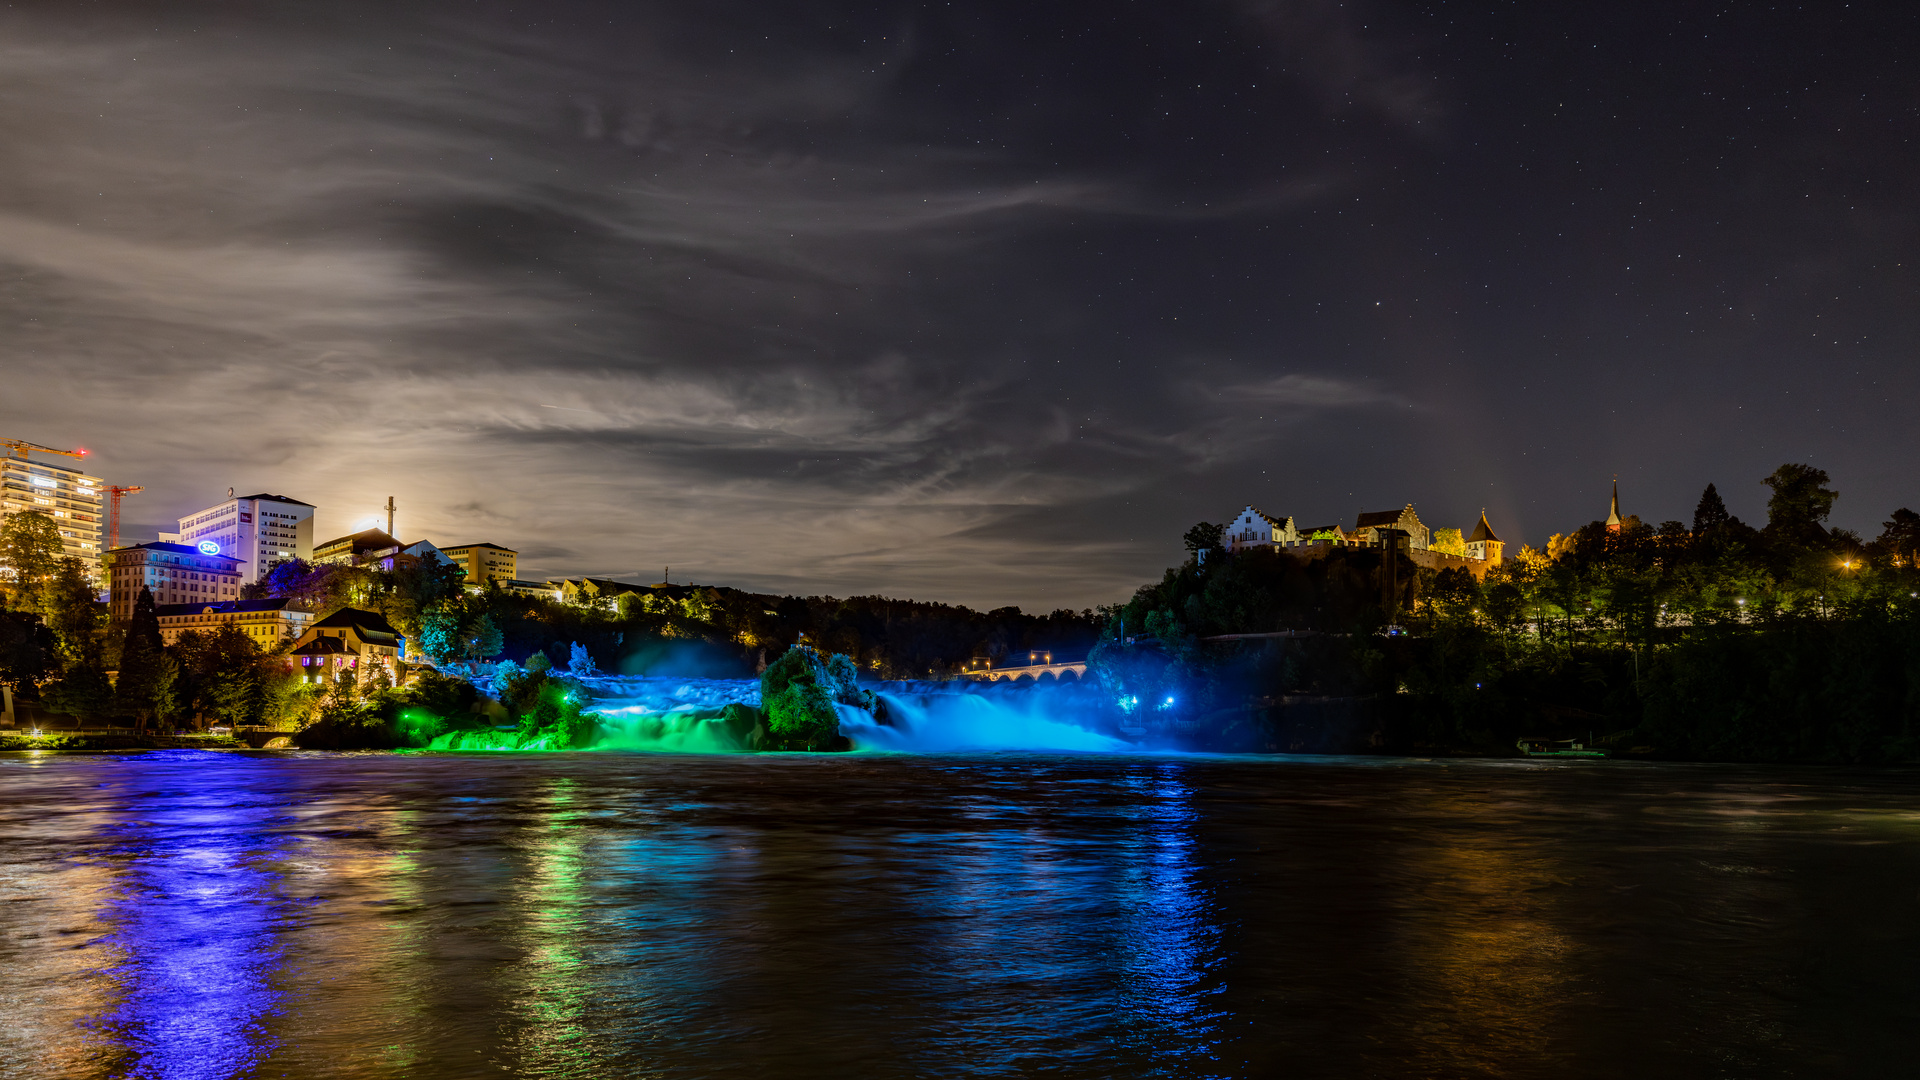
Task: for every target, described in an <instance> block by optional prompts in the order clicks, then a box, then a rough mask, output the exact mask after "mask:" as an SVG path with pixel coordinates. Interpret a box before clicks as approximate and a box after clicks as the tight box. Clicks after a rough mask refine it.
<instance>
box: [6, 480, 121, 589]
mask: <svg viewBox="0 0 1920 1080" xmlns="http://www.w3.org/2000/svg"><path fill="white" fill-rule="evenodd" d="M106 497H107V482H106V481H105V480H102V479H100V478H99V477H97V476H89V475H87V474H86V473H84V472H82V471H80V470H79V469H71V468H66V467H64V466H60V465H50V464H48V463H47V462H46V461H45V460H42V459H38V458H34V459H28V458H18V457H5V458H0V520H4V519H6V518H7V517H10V516H12V515H14V514H17V513H20V512H21V511H23V510H38V511H40V512H41V513H43V514H45V515H47V516H48V517H50V518H52V519H53V523H54V525H55V527H57V528H58V529H59V530H60V544H61V548H62V549H63V552H64V553H65V554H66V555H68V556H71V557H72V558H75V559H79V560H80V561H81V562H82V563H83V564H85V566H86V568H87V572H88V573H89V574H92V575H95V576H96V579H97V577H98V575H99V573H100V570H101V566H100V554H101V552H100V549H101V548H103V547H105V546H106V544H105V534H106V519H107V512H106Z"/></svg>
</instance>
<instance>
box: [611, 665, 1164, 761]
mask: <svg viewBox="0 0 1920 1080" xmlns="http://www.w3.org/2000/svg"><path fill="white" fill-rule="evenodd" d="M585 681H586V682H587V684H588V685H589V686H591V687H592V689H593V691H594V695H595V698H596V700H595V701H594V703H593V705H592V709H593V711H594V712H596V713H598V714H600V716H602V717H604V718H605V720H606V724H605V728H606V733H607V734H606V739H605V741H604V742H603V745H605V746H609V747H614V748H625V749H635V750H668V751H681V752H686V753H727V752H733V751H738V750H740V749H742V748H741V747H740V746H738V745H737V744H735V742H734V741H733V739H732V738H731V737H730V736H728V734H727V733H726V731H725V730H724V728H723V727H722V725H721V724H720V723H719V721H717V720H712V719H707V718H703V717H701V716H700V715H698V714H700V713H711V712H713V711H715V710H718V709H719V708H721V707H722V706H724V705H727V704H729V703H733V702H738V703H740V704H743V705H753V706H756V707H757V706H758V705H759V704H760V684H759V682H758V681H756V680H753V679H672V678H656V677H641V676H607V677H600V678H593V679H588V680H585ZM885 685H887V686H889V687H891V689H884V690H882V691H881V693H880V697H881V700H882V701H883V703H884V708H883V711H884V714H885V716H886V722H885V723H881V722H880V721H878V720H876V719H875V718H874V716H873V714H872V713H869V712H868V711H866V710H865V709H858V708H853V707H850V706H841V708H840V731H841V734H843V735H846V736H847V737H848V738H850V739H852V740H853V742H854V745H855V746H856V747H857V748H859V749H862V750H881V751H895V752H903V753H933V752H939V751H949V750H1067V751H1085V752H1102V751H1113V750H1126V749H1129V748H1130V747H1129V744H1128V743H1126V742H1125V741H1123V740H1121V739H1119V738H1116V737H1114V736H1113V735H1109V734H1104V733H1102V732H1100V731H1098V730H1095V729H1094V727H1093V726H1092V725H1090V724H1082V723H1075V722H1073V720H1072V719H1071V717H1073V716H1075V715H1076V714H1080V713H1083V712H1084V711H1085V710H1086V708H1087V705H1086V702H1085V700H1084V695H1077V694H1072V693H1069V692H1066V691H1065V690H1060V691H1054V690H1052V689H1051V688H1044V687H1034V688H1022V689H1019V690H1011V691H1001V692H997V693H982V692H980V691H978V690H976V689H974V688H973V687H972V685H971V684H959V683H944V684H928V683H919V684H901V683H894V684H885ZM936 686H937V689H936Z"/></svg>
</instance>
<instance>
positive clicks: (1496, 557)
mask: <svg viewBox="0 0 1920 1080" xmlns="http://www.w3.org/2000/svg"><path fill="white" fill-rule="evenodd" d="M1506 546H1507V545H1506V544H1505V543H1503V542H1502V541H1501V539H1500V538H1499V537H1497V536H1495V535H1493V526H1491V525H1488V524H1487V512H1486V511H1485V510H1482V511H1480V524H1478V525H1476V526H1474V528H1473V535H1472V536H1469V537H1467V558H1469V559H1481V560H1484V561H1485V562H1487V563H1488V564H1489V565H1491V566H1499V565H1500V559H1501V552H1502V551H1504V550H1505V549H1506Z"/></svg>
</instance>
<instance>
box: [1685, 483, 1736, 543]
mask: <svg viewBox="0 0 1920 1080" xmlns="http://www.w3.org/2000/svg"><path fill="white" fill-rule="evenodd" d="M1732 517H1733V515H1732V514H1729V513H1727V504H1726V502H1725V500H1723V499H1721V498H1720V492H1718V491H1716V490H1714V486H1713V485H1712V484H1708V485H1707V490H1705V491H1703V492H1701V493H1700V505H1698V506H1696V507H1694V508H1693V531H1694V532H1696V533H1701V532H1706V531H1707V530H1708V529H1711V528H1713V527H1714V526H1715V525H1725V524H1726V523H1727V522H1728V520H1729V519H1731V518H1732Z"/></svg>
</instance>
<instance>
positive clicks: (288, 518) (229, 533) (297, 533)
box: [160, 488, 313, 585]
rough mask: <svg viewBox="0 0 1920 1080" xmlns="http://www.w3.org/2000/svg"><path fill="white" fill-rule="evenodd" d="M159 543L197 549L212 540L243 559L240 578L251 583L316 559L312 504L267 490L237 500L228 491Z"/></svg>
mask: <svg viewBox="0 0 1920 1080" xmlns="http://www.w3.org/2000/svg"><path fill="white" fill-rule="evenodd" d="M160 539H161V540H164V541H170V542H172V543H176V544H185V545H187V546H188V547H193V548H198V547H199V546H200V544H201V543H202V542H203V541H205V542H211V543H212V544H214V545H215V546H216V547H218V548H219V549H220V553H221V554H222V555H228V556H231V557H232V558H234V559H237V560H239V563H240V576H241V579H242V580H243V582H244V583H245V584H248V585H251V584H253V583H254V582H257V581H259V580H260V579H261V578H263V577H265V576H266V575H267V572H268V571H270V570H272V569H273V568H274V567H275V566H278V565H279V564H281V563H283V562H291V561H293V560H294V559H309V560H311V559H312V558H313V504H312V503H303V502H301V501H300V500H299V499H291V498H288V497H287V496H285V495H270V494H266V493H264V492H263V493H261V494H258V495H239V496H236V495H234V493H233V489H232V488H228V489H227V497H226V499H225V500H224V501H222V502H219V503H216V504H214V505H213V506H209V507H207V508H206V509H205V510H201V511H199V512H198V513H193V514H188V515H187V516H186V517H183V518H181V519H180V531H179V532H176V533H162V534H160Z"/></svg>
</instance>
